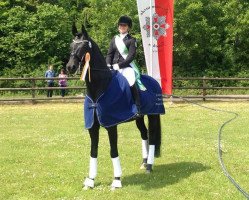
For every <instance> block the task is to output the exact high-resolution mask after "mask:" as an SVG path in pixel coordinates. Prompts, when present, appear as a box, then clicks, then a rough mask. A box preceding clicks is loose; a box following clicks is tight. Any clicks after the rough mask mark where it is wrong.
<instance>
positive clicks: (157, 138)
mask: <svg viewBox="0 0 249 200" xmlns="http://www.w3.org/2000/svg"><path fill="white" fill-rule="evenodd" d="M148 118H149V137H150V140H151V141H152V142H153V144H155V157H159V156H160V154H161V139H162V137H161V133H162V132H161V120H160V115H149V117H148Z"/></svg>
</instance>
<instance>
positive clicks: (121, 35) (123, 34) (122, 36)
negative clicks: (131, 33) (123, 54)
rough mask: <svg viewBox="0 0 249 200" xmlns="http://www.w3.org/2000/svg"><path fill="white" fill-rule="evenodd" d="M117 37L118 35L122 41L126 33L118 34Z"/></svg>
mask: <svg viewBox="0 0 249 200" xmlns="http://www.w3.org/2000/svg"><path fill="white" fill-rule="evenodd" d="M119 35H120V37H121V38H122V39H124V38H125V36H126V35H128V33H120V34H119Z"/></svg>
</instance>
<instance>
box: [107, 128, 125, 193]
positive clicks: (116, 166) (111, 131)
mask: <svg viewBox="0 0 249 200" xmlns="http://www.w3.org/2000/svg"><path fill="white" fill-rule="evenodd" d="M107 131H108V136H109V142H110V147H111V148H110V155H111V158H112V164H113V170H114V180H113V182H112V185H111V189H112V190H114V189H116V188H121V187H122V184H121V180H120V178H121V175H122V170H121V165H120V160H119V156H118V134H117V126H112V127H109V128H107Z"/></svg>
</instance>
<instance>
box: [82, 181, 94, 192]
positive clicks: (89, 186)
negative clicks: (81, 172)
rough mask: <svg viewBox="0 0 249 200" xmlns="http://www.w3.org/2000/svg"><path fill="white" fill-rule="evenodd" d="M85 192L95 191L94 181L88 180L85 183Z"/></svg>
mask: <svg viewBox="0 0 249 200" xmlns="http://www.w3.org/2000/svg"><path fill="white" fill-rule="evenodd" d="M83 186H84V187H83V190H88V189H93V187H94V180H93V179H90V178H86V179H85V181H84V183H83Z"/></svg>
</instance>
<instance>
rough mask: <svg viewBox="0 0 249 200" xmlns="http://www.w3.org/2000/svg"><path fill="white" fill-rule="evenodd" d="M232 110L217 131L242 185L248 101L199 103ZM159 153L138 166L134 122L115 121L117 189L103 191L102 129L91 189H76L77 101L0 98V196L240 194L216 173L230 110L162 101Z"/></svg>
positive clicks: (80, 173) (247, 184) (108, 168)
mask: <svg viewBox="0 0 249 200" xmlns="http://www.w3.org/2000/svg"><path fill="white" fill-rule="evenodd" d="M204 105H206V106H209V107H215V108H220V109H224V110H230V111H235V112H237V113H238V114H239V118H237V119H236V120H235V121H233V122H232V123H230V124H228V125H227V126H226V127H225V129H224V132H223V138H222V139H223V142H222V144H223V150H224V151H225V153H224V155H223V158H224V162H225V164H226V166H227V168H228V171H229V172H230V173H231V175H232V176H233V177H234V178H235V179H236V181H238V182H239V183H240V185H241V186H242V187H243V188H244V189H245V190H246V191H247V192H248V191H249V176H248V174H249V147H248V146H249V142H248V141H249V134H248V122H249V118H248V116H249V102H223V103H205V104H204ZM166 109H167V114H166V115H163V116H162V118H161V119H162V130H163V141H162V156H161V157H160V158H157V159H156V160H155V167H154V171H153V173H152V174H149V175H148V174H145V173H144V171H143V170H142V171H141V170H140V169H139V167H140V162H141V140H140V135H139V133H138V130H137V129H136V128H135V123H134V122H131V123H129V124H128V123H127V124H122V125H120V126H119V127H118V131H119V154H120V159H121V165H122V170H123V177H122V183H123V188H122V189H120V190H116V191H114V192H111V191H110V184H111V182H112V177H113V170H112V163H111V159H110V156H109V141H108V137H107V134H106V131H105V129H103V128H101V134H100V144H99V159H98V166H99V168H98V177H97V179H96V188H95V189H93V190H89V191H83V190H82V181H83V179H84V177H85V176H87V174H88V165H89V142H90V140H89V136H88V133H87V131H86V130H85V129H84V123H83V118H82V110H83V106H82V104H81V103H74V104H72V103H68V104H61V103H57V104H56V103H54V104H36V105H0V116H1V123H0V183H1V187H0V199H4V200H5V199H18V200H19V199H77V200H78V199H132V200H135V199H150V200H151V199H158V200H159V199H170V200H171V199H176V200H179V199H198V200H199V199H212V200H213V199H221V200H223V199H243V196H242V195H241V194H240V193H239V192H238V190H237V189H236V188H235V187H234V186H233V185H232V184H231V183H230V182H229V180H228V179H227V178H226V177H225V176H224V174H223V173H222V170H221V167H220V165H219V161H218V156H217V135H218V129H219V127H220V125H221V124H222V123H223V122H224V121H226V120H228V119H230V118H231V117H233V115H231V114H225V113H219V112H214V111H210V110H205V109H202V108H199V107H197V106H192V105H189V104H183V103H177V104H173V105H170V104H169V103H167V104H166Z"/></svg>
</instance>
